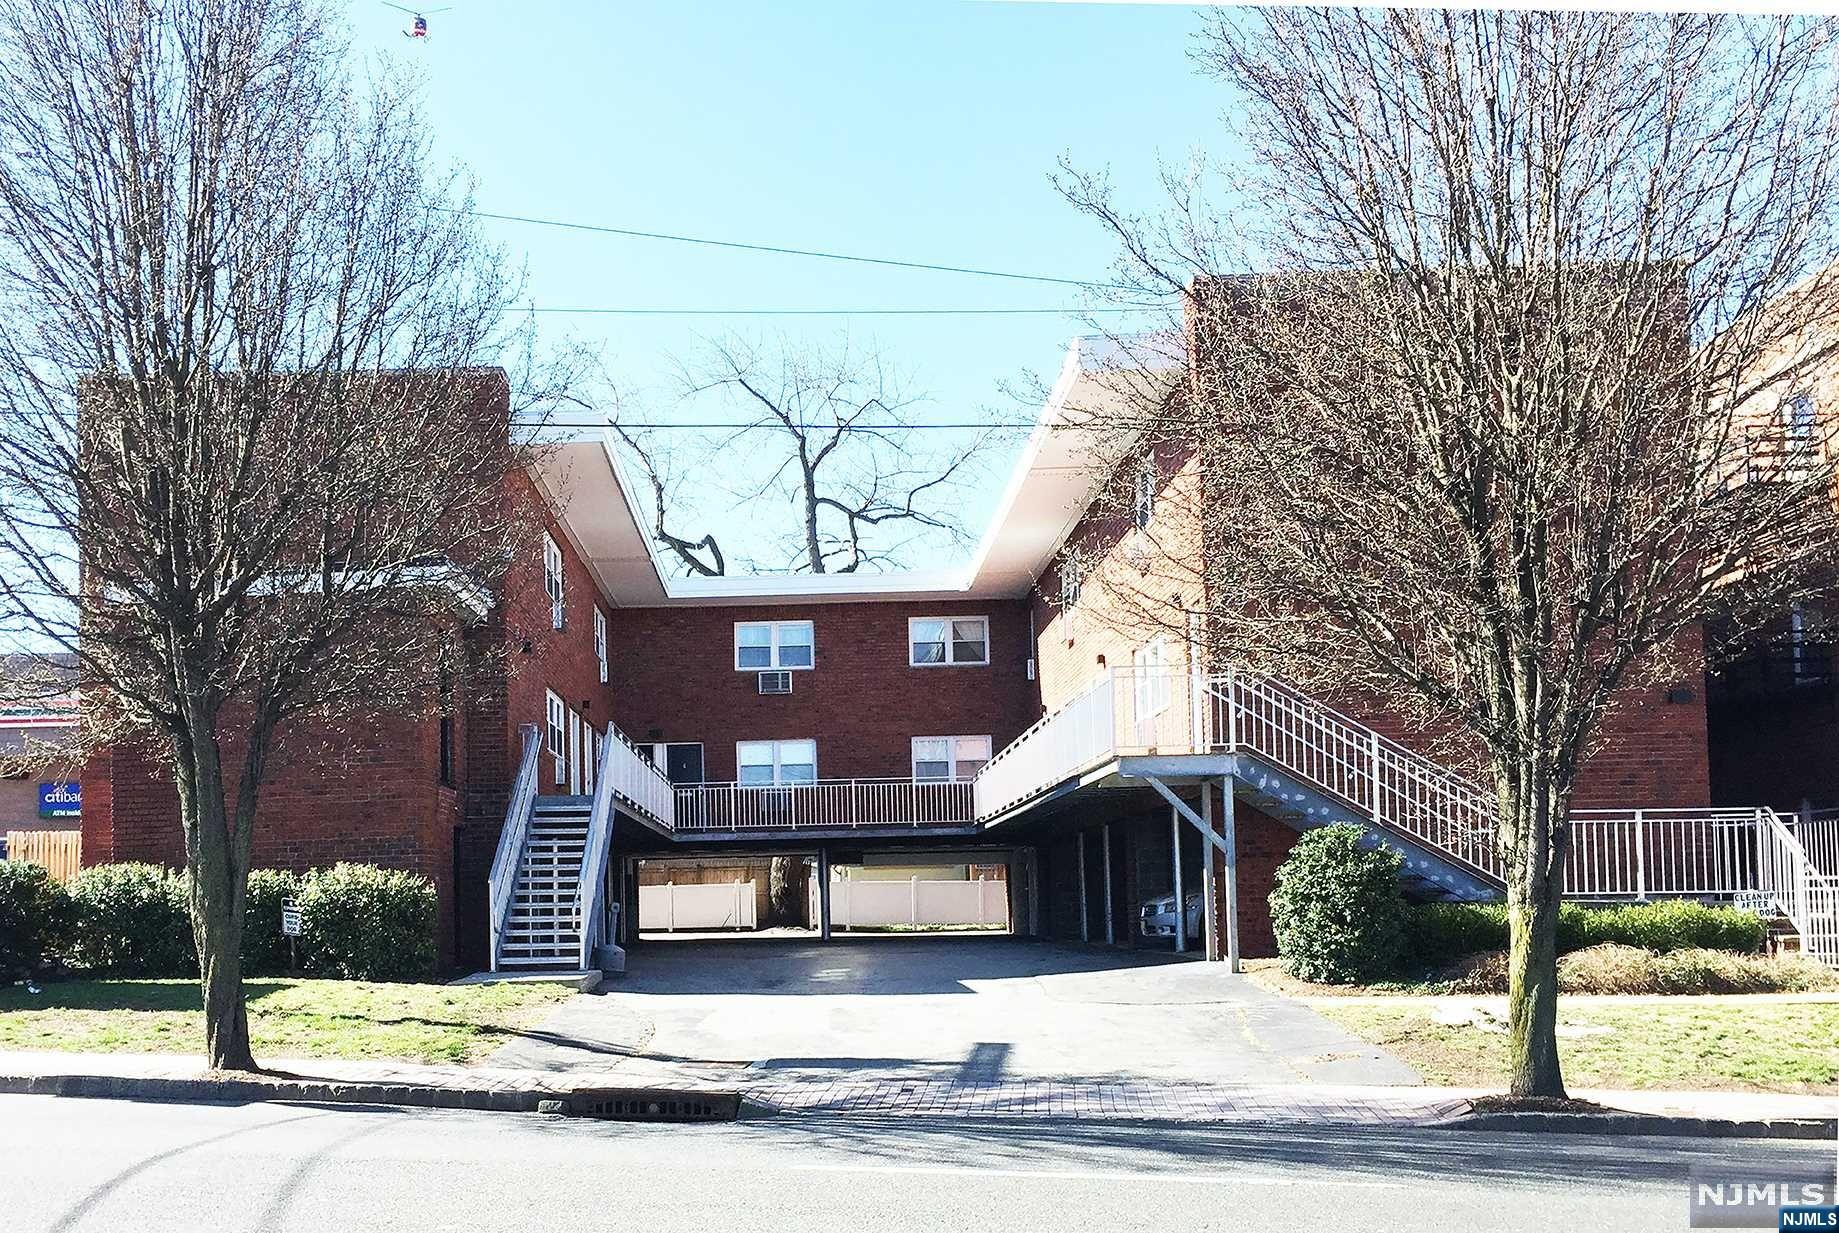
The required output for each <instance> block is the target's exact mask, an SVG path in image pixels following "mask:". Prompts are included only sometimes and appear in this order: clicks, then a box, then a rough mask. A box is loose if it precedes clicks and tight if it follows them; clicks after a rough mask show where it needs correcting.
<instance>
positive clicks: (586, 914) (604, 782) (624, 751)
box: [575, 724, 677, 971]
mask: <svg viewBox="0 0 1839 1233" xmlns="http://www.w3.org/2000/svg"><path fill="white" fill-rule="evenodd" d="M616 807H621V808H625V809H627V810H629V811H632V812H635V813H638V814H641V815H643V816H644V817H646V818H648V819H650V820H651V821H652V822H654V823H656V824H657V825H658V826H660V827H662V828H663V829H665V830H667V831H668V830H670V829H672V826H673V823H674V820H675V818H676V813H677V800H676V794H675V793H674V792H673V791H672V790H671V784H670V780H668V779H666V778H665V777H664V773H663V772H662V771H660V770H659V769H658V768H657V765H656V764H655V763H653V762H652V760H651V759H650V758H647V757H646V756H645V755H643V754H641V753H640V752H639V751H638V748H637V747H636V746H634V745H633V744H632V742H631V741H628V740H627V739H626V734H625V733H623V732H621V731H620V730H619V729H618V728H617V727H615V726H614V725H613V724H608V725H607V732H606V740H605V742H604V743H603V744H602V745H601V747H600V764H599V766H597V767H596V768H595V773H594V804H593V807H592V808H591V809H590V810H589V813H588V824H587V842H586V843H585V844H583V845H582V849H581V873H580V875H579V877H578V878H577V880H576V882H575V925H576V928H577V930H578V931H579V934H580V937H581V969H582V971H586V970H588V969H589V968H591V967H593V966H595V965H594V951H595V949H596V948H598V947H599V946H600V945H601V944H602V943H603V942H605V941H606V935H607V931H606V921H605V917H606V911H605V908H604V906H603V905H604V901H605V896H606V881H607V860H608V859H609V857H610V856H611V854H612V848H613V812H614V809H615V808H616Z"/></svg>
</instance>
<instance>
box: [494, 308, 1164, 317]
mask: <svg viewBox="0 0 1839 1233" xmlns="http://www.w3.org/2000/svg"><path fill="white" fill-rule="evenodd" d="M507 311H509V312H531V313H565V314H566V313H572V314H580V315H584V316H608V317H1009V316H1018V317H1019V316H1054V317H1083V316H1088V315H1091V314H1095V313H1105V314H1112V313H1156V312H1163V311H1166V310H1164V309H1161V308H1156V307H1154V306H1151V305H1143V306H1141V307H1133V308H1124V307H1111V308H514V309H508V310H507Z"/></svg>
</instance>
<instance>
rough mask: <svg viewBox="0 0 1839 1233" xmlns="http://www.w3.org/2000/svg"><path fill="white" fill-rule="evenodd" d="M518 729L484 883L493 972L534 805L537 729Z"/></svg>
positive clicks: (538, 746) (539, 758)
mask: <svg viewBox="0 0 1839 1233" xmlns="http://www.w3.org/2000/svg"><path fill="white" fill-rule="evenodd" d="M519 731H520V732H522V733H523V737H524V753H523V757H522V759H521V760H520V761H519V762H518V764H517V777H516V778H515V779H513V780H512V781H511V795H510V799H509V800H508V801H506V803H505V810H504V829H503V830H501V831H500V832H499V833H498V851H497V853H496V854H495V855H494V856H493V857H492V872H491V877H490V881H489V882H488V884H487V885H488V892H487V894H488V902H489V904H490V911H491V927H492V928H491V933H492V938H491V941H492V971H494V972H496V971H497V970H498V948H499V943H500V941H501V940H502V937H503V934H504V923H505V920H506V919H507V918H508V917H509V916H510V914H511V901H512V899H513V898H514V897H515V893H516V891H517V866H518V861H519V860H520V858H522V856H523V854H524V836H525V835H526V834H527V833H528V832H529V829H530V813H531V810H532V809H534V808H535V806H536V778H537V764H538V763H539V762H540V761H542V756H543V734H542V732H541V730H540V729H538V728H537V726H536V725H535V724H525V725H523V727H522V728H520V729H519Z"/></svg>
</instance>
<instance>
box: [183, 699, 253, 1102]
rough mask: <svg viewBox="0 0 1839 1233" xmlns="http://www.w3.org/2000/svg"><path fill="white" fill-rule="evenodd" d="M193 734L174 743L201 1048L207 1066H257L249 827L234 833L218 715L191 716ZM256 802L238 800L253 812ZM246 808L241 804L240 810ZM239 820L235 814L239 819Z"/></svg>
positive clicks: (218, 1068)
mask: <svg viewBox="0 0 1839 1233" xmlns="http://www.w3.org/2000/svg"><path fill="white" fill-rule="evenodd" d="M189 718H190V719H191V722H192V725H193V727H192V731H191V733H190V739H180V740H178V741H176V742H175V746H176V749H175V752H176V754H177V755H178V756H177V757H176V759H175V767H174V770H175V775H174V778H175V780H176V781H177V785H178V788H179V820H180V822H181V823H182V825H183V826H184V829H185V872H186V885H187V888H188V898H189V900H190V905H191V916H192V938H193V940H194V941H195V942H196V944H197V948H198V976H199V981H200V984H201V986H202V990H203V996H204V1050H205V1057H206V1060H207V1065H209V1067H210V1068H211V1069H212V1070H249V1071H252V1070H255V1069H256V1064H255V1055H254V1054H253V1053H252V1052H251V1051H250V1048H249V1009H248V1006H247V1004H246V1002H245V1001H244V997H243V906H244V897H245V893H246V891H247V889H248V872H249V870H248V848H249V841H248V835H247V833H246V828H244V827H240V826H239V827H236V828H235V830H234V832H233V830H232V826H231V821H230V816H229V811H228V809H227V807H226V806H227V802H226V801H225V793H224V786H223V765H222V760H221V757H220V755H219V751H218V747H217V739H216V723H215V716H214V715H212V716H207V715H199V714H194V715H192V716H190V717H189ZM253 804H254V803H253V801H249V802H239V806H246V807H247V811H248V812H252V811H253ZM243 812H245V809H244V808H241V807H239V814H241V813H243ZM239 821H240V818H239Z"/></svg>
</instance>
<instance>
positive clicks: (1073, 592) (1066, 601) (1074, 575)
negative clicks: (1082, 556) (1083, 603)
mask: <svg viewBox="0 0 1839 1233" xmlns="http://www.w3.org/2000/svg"><path fill="white" fill-rule="evenodd" d="M1084 581H1085V577H1084V575H1083V574H1082V573H1081V572H1080V569H1079V558H1078V557H1076V556H1074V555H1073V554H1072V553H1071V552H1069V553H1067V554H1066V555H1065V556H1063V557H1061V558H1060V606H1061V607H1062V608H1071V607H1072V606H1073V605H1074V604H1076V603H1078V602H1079V585H1080V583H1082V582H1084Z"/></svg>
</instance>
